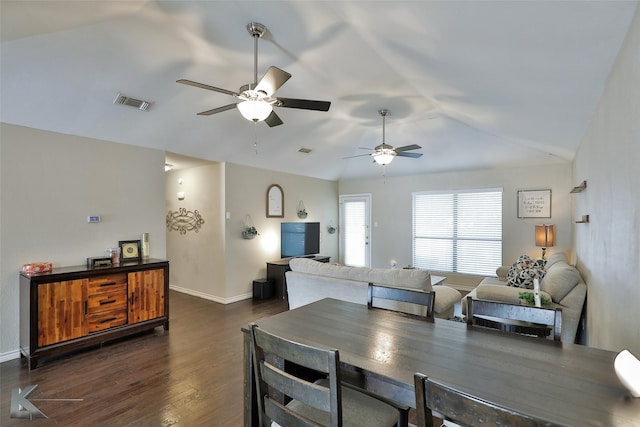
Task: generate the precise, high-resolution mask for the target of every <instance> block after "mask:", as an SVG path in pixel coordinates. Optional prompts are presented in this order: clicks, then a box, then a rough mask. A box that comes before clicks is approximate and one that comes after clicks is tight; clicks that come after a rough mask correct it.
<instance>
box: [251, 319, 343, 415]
mask: <svg viewBox="0 0 640 427" xmlns="http://www.w3.org/2000/svg"><path fill="white" fill-rule="evenodd" d="M251 345H252V347H251V348H252V353H253V363H254V369H255V376H256V383H257V392H258V412H259V419H260V425H261V426H263V427H264V426H268V425H270V424H271V421H275V422H276V423H278V424H280V425H281V426H316V424H314V423H312V422H311V421H310V420H308V419H306V418H304V417H303V416H302V415H301V414H299V413H297V412H296V411H295V410H294V409H292V408H291V407H288V406H284V405H283V404H282V403H280V402H278V401H277V400H276V399H273V398H271V397H270V395H269V387H272V388H273V389H275V390H277V391H278V392H280V393H282V394H283V395H284V396H286V397H288V398H291V399H295V400H297V401H299V402H301V403H303V404H305V405H308V406H311V407H313V408H316V409H318V410H319V411H323V412H327V413H329V414H330V420H331V425H332V426H341V425H342V404H341V402H342V399H341V387H340V386H339V384H340V370H339V369H338V366H339V364H340V358H339V355H338V351H337V350H325V349H319V348H315V347H310V346H307V345H304V344H300V343H296V342H293V341H289V340H287V339H284V338H280V337H278V336H276V335H273V334H271V333H269V332H267V331H266V330H264V329H261V328H259V327H258V326H257V325H256V324H251ZM266 355H273V356H277V358H280V359H281V360H284V361H289V362H293V363H295V364H297V365H299V366H302V367H305V368H309V369H313V370H315V371H318V372H320V373H322V374H326V375H327V379H328V387H327V386H323V385H319V384H316V383H313V382H309V381H307V380H305V379H303V378H302V377H298V376H296V375H295V374H292V373H289V372H285V371H284V368H283V367H279V366H276V363H275V362H274V361H273V360H272V359H270V358H268V357H266ZM283 366H284V365H283Z"/></svg>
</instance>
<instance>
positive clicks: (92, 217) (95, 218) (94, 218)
mask: <svg viewBox="0 0 640 427" xmlns="http://www.w3.org/2000/svg"><path fill="white" fill-rule="evenodd" d="M87 222H89V223H92V222H100V215H89V216H88V217H87Z"/></svg>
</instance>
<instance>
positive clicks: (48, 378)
mask: <svg viewBox="0 0 640 427" xmlns="http://www.w3.org/2000/svg"><path fill="white" fill-rule="evenodd" d="M170 304H171V310H170V316H171V318H170V330H169V331H168V332H165V331H164V330H163V329H162V328H156V329H155V330H154V331H152V332H149V333H145V334H141V335H139V336H136V337H132V338H129V339H126V340H122V341H119V342H114V343H110V344H105V345H103V346H102V347H96V348H93V349H90V350H87V351H82V352H78V353H75V354H73V355H66V356H62V357H59V358H56V359H49V360H44V361H43V362H42V364H41V365H39V367H38V369H35V370H33V371H29V370H28V369H27V368H26V365H25V364H24V362H22V361H21V360H11V361H8V362H4V363H2V364H0V425H1V426H6V427H9V426H37V427H40V426H71V425H74V426H109V427H113V426H174V425H175V426H205V425H206V426H239V425H241V424H242V419H243V414H242V403H243V396H242V364H243V354H242V333H241V332H240V328H241V327H242V326H243V325H245V324H248V323H249V322H251V321H253V320H257V319H260V318H262V317H266V316H271V315H273V314H276V313H279V312H281V311H285V310H286V309H287V303H286V301H283V300H280V299H277V298H272V299H269V300H264V301H258V300H255V301H254V300H245V301H241V302H237V303H233V304H228V305H223V304H218V303H214V302H211V301H207V300H203V299H200V298H196V297H193V296H189V295H185V294H181V293H178V292H173V291H172V292H171V300H170ZM31 384H37V385H38V389H37V390H36V391H35V392H34V393H33V394H32V395H31V396H30V397H29V400H31V401H32V403H33V404H35V405H36V406H37V407H38V408H39V409H40V410H41V411H42V412H44V413H45V414H46V415H47V416H48V417H49V418H48V419H37V420H27V419H16V418H11V417H10V401H11V390H12V389H14V388H17V387H26V386H28V385H31ZM38 399H83V400H82V401H63V400H38Z"/></svg>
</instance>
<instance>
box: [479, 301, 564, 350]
mask: <svg viewBox="0 0 640 427" xmlns="http://www.w3.org/2000/svg"><path fill="white" fill-rule="evenodd" d="M487 317H489V319H488V318H487ZM500 319H506V320H507V322H500ZM509 320H511V321H515V322H508V321H509ZM518 322H522V323H518ZM467 323H468V324H469V325H480V326H482V327H489V328H493V329H500V330H503V331H506V332H513V333H518V334H524V335H537V336H540V337H544V336H546V335H548V333H544V334H542V333H541V332H542V331H544V329H543V328H540V325H547V326H549V327H550V328H551V331H552V332H553V339H554V341H560V338H561V329H562V309H561V308H559V307H557V308H545V307H533V306H528V305H517V304H507V303H502V302H498V301H487V300H480V299H473V298H472V297H470V296H468V297H467ZM531 324H533V325H531Z"/></svg>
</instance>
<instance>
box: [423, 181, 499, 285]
mask: <svg viewBox="0 0 640 427" xmlns="http://www.w3.org/2000/svg"><path fill="white" fill-rule="evenodd" d="M412 240H413V265H414V267H416V268H424V269H427V270H435V271H449V272H454V273H465V274H477V275H483V276H492V275H495V272H496V268H498V267H499V266H500V265H502V189H481V190H463V191H455V192H416V193H413V239H412Z"/></svg>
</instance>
